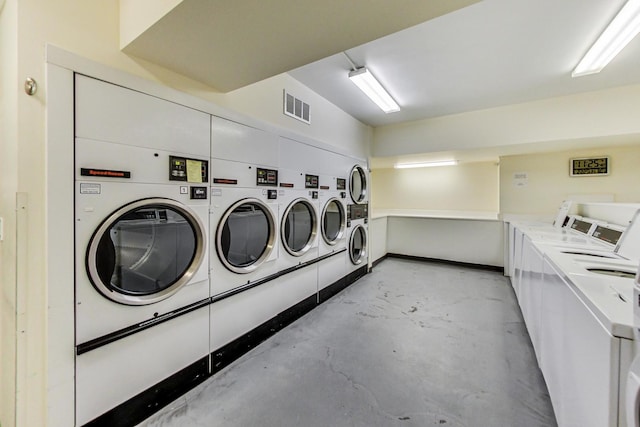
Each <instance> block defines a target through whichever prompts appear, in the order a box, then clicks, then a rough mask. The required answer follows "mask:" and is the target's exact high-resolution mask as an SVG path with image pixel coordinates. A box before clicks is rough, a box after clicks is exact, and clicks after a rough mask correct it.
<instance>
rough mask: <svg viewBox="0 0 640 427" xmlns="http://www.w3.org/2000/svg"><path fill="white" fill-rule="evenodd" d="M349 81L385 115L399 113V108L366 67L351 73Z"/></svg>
mask: <svg viewBox="0 0 640 427" xmlns="http://www.w3.org/2000/svg"><path fill="white" fill-rule="evenodd" d="M349 79H351V81H352V82H353V83H354V84H355V85H356V86H358V88H360V90H361V91H362V92H364V93H365V95H367V96H368V97H369V98H370V99H371V100H372V101H373V102H375V103H376V105H377V106H378V107H380V108H381V109H382V111H384V112H385V113H395V112H396V111H400V106H399V105H398V104H397V103H396V101H394V99H393V98H392V97H391V95H389V93H388V92H387V91H386V90H385V89H384V88H383V87H382V85H381V84H380V83H379V82H378V80H376V78H375V77H374V76H373V74H371V72H369V70H367V68H366V67H362V68H358V69H357V70H353V71H351V72H350V73H349Z"/></svg>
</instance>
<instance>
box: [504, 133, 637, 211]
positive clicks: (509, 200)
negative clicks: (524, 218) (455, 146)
mask: <svg viewBox="0 0 640 427" xmlns="http://www.w3.org/2000/svg"><path fill="white" fill-rule="evenodd" d="M589 156H609V157H610V159H611V173H610V174H609V175H608V176H600V177H570V176H569V159H570V158H574V157H589ZM639 165H640V141H638V144H637V145H632V146H625V147H606V148H602V149H589V150H575V151H563V152H558V153H543V154H529V155H519V156H506V157H502V158H500V212H502V213H517V214H552V213H553V212H555V211H556V210H557V208H558V206H559V205H560V203H561V202H562V200H564V199H566V198H567V196H569V195H584V196H588V195H592V194H594V195H597V194H612V195H614V201H616V202H640V185H638V184H639V183H640V167H639ZM523 172H524V173H526V174H527V182H526V185H522V186H520V185H515V183H514V174H515V173H523Z"/></svg>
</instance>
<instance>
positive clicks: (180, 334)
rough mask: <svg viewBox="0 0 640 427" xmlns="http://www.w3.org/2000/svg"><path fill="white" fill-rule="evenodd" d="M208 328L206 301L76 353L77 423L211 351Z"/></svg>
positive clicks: (118, 402)
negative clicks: (134, 332) (84, 351)
mask: <svg viewBox="0 0 640 427" xmlns="http://www.w3.org/2000/svg"><path fill="white" fill-rule="evenodd" d="M208 334H209V310H208V309H207V307H203V308H200V309H198V310H196V311H193V312H191V313H189V314H186V315H184V316H180V317H178V318H176V319H172V320H170V321H167V322H165V323H162V324H159V325H156V326H154V327H152V328H150V329H147V330H145V331H142V332H139V333H137V334H135V335H133V336H130V337H127V338H124V339H121V340H118V341H116V342H113V343H111V344H108V345H106V346H104V347H101V348H98V349H96V350H93V351H90V352H88V353H85V354H82V355H80V356H77V357H76V413H77V415H76V423H77V425H84V424H85V423H87V422H89V421H91V420H92V419H93V418H95V417H96V416H99V415H101V414H103V413H105V412H106V411H108V410H110V409H111V408H113V407H115V406H117V405H119V404H120V403H122V402H125V401H126V400H128V399H130V398H131V397H133V396H135V395H136V394H138V393H140V392H142V391H144V390H146V389H147V388H149V387H151V386H153V385H154V384H157V383H158V382H160V381H162V380H163V379H165V378H167V377H169V376H171V375H172V374H174V373H176V372H178V371H179V370H181V369H183V368H185V367H187V366H188V365H190V364H192V363H194V362H195V361H197V360H199V359H201V358H203V357H205V356H207V354H208V353H209V340H208Z"/></svg>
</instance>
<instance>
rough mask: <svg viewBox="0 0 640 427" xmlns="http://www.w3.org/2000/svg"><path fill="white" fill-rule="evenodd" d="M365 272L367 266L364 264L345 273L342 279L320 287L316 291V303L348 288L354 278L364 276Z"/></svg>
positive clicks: (320, 302)
mask: <svg viewBox="0 0 640 427" xmlns="http://www.w3.org/2000/svg"><path fill="white" fill-rule="evenodd" d="M367 273H368V271H367V266H366V265H364V266H362V267H360V268H359V269H357V270H355V271H353V272H351V273H349V274H347V275H346V276H344V277H343V278H342V279H340V280H337V281H335V282H333V283H332V284H330V285H329V286H327V287H326V288H324V289H321V290H320V292H318V303H319V304H322V303H323V302H325V301H327V300H328V299H331V297H333V296H334V295H336V294H338V293H339V292H340V291H342V290H344V289H346V288H348V287H349V286H350V285H352V284H353V283H354V282H355V281H356V280H358V279H359V278H361V277H362V276H364V275H365V274H367Z"/></svg>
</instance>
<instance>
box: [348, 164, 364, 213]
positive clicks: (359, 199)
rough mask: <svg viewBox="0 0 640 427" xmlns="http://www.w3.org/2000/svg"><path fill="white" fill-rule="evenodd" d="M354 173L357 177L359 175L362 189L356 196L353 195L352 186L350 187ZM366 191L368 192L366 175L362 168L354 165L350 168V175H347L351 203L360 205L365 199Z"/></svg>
mask: <svg viewBox="0 0 640 427" xmlns="http://www.w3.org/2000/svg"><path fill="white" fill-rule="evenodd" d="M354 172H358V175H360V178H361V183H362V189H361V190H360V194H358V195H354V194H353V185H351V184H352V182H353V173H354ZM367 190H368V182H367V173H366V171H365V169H364V168H363V167H362V166H360V165H355V166H354V167H353V168H351V173H349V195H350V196H351V200H353V202H354V203H357V204H360V203H362V202H363V201H364V199H365V198H366V197H367Z"/></svg>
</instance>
